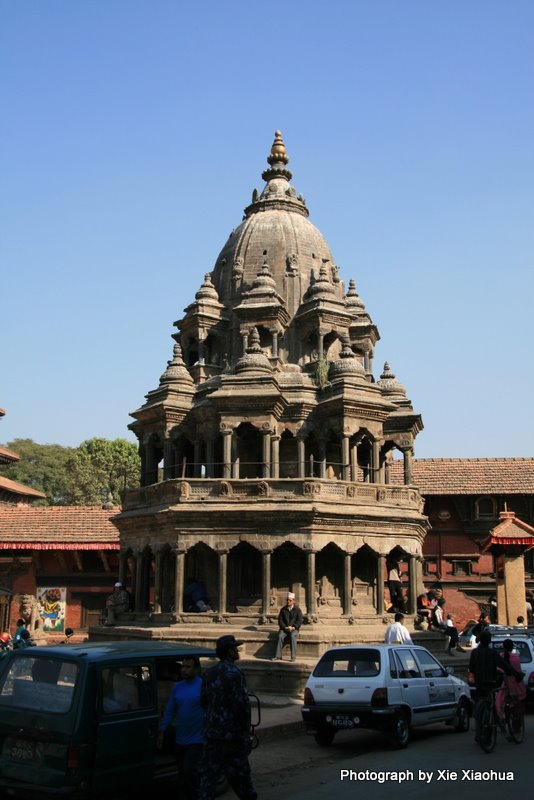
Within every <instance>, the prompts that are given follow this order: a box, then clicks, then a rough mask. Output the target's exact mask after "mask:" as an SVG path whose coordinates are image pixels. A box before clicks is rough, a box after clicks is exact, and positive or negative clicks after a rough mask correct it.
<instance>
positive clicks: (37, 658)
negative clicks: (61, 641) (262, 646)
mask: <svg viewBox="0 0 534 800" xmlns="http://www.w3.org/2000/svg"><path fill="white" fill-rule="evenodd" d="M186 656H199V657H200V659H201V663H202V665H203V668H205V667H207V666H210V659H212V658H214V651H213V650H209V649H206V648H203V647H194V646H191V645H186V644H179V643H176V642H153V641H151V642H148V641H139V642H133V641H128V642H112V643H109V644H108V643H105V644H104V643H96V644H80V645H64V646H58V647H30V648H27V649H25V650H19V651H14V652H13V653H12V654H10V656H9V657H7V658H4V659H2V660H1V661H0V670H1V671H0V795H1V796H3V797H23V798H43V797H48V796H50V795H53V796H56V797H58V796H59V797H61V796H65V797H72V798H76V800H78V798H79V799H80V800H82V798H93V797H98V796H105V795H109V796H121V795H122V796H126V797H128V796H129V795H130V796H131V795H132V794H133V793H134V790H137V789H140V788H142V787H143V786H145V785H147V784H153V782H154V781H159V780H169V779H172V778H173V777H175V775H176V768H175V761H174V747H173V742H172V738H171V740H170V741H169V743H168V746H167V747H164V748H163V750H162V751H158V750H157V748H156V738H157V734H158V727H159V721H160V719H161V715H162V713H163V709H164V708H165V705H166V703H167V700H168V698H169V695H170V692H171V690H172V686H173V684H174V682H175V681H176V680H177V679H178V678H179V674H180V667H181V659H182V658H184V657H186Z"/></svg>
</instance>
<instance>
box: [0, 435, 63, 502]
mask: <svg viewBox="0 0 534 800" xmlns="http://www.w3.org/2000/svg"><path fill="white" fill-rule="evenodd" d="M2 446H3V447H6V448H7V449H8V450H11V451H13V452H15V453H17V455H19V456H20V461H18V462H16V463H14V464H6V465H3V466H0V475H3V476H4V477H6V478H10V479H11V480H12V481H17V482H18V483H22V484H24V485H25V486H31V487H32V488H33V489H38V490H39V491H40V492H44V493H45V494H46V500H43V501H38V503H39V504H44V505H65V504H67V503H70V502H71V497H70V494H69V491H68V488H67V484H68V467H67V464H68V462H69V459H70V458H71V457H72V454H73V452H74V451H73V449H72V448H71V447H62V446H61V445H60V444H37V443H36V442H34V441H33V440H32V439H13V441H11V442H8V443H7V444H6V445H2Z"/></svg>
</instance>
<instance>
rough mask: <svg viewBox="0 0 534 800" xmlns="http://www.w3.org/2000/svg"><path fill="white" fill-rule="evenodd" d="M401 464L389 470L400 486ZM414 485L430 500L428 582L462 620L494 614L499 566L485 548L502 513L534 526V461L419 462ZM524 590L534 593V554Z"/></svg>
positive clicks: (527, 557) (427, 502) (529, 559)
mask: <svg viewBox="0 0 534 800" xmlns="http://www.w3.org/2000/svg"><path fill="white" fill-rule="evenodd" d="M401 473H402V465H401V464H399V463H397V462H394V463H393V464H392V465H391V467H390V476H391V481H392V482H393V483H397V482H400V480H401ZM412 474H413V482H414V484H415V485H416V486H417V487H418V488H419V490H420V491H421V494H422V495H423V496H424V498H425V514H426V515H427V516H428V519H429V522H430V525H431V528H430V530H429V531H428V533H427V535H426V537H425V541H424V544H423V579H424V582H425V584H426V585H427V586H431V585H433V584H436V583H439V584H441V585H442V587H443V590H444V595H445V598H446V599H447V604H448V607H449V608H450V610H451V611H454V613H455V614H456V616H457V618H458V620H460V621H467V620H468V619H469V618H473V617H476V616H477V615H478V613H479V610H480V609H484V610H486V609H487V610H489V611H491V612H494V610H495V607H494V602H493V601H494V598H495V572H496V569H495V564H494V559H493V556H492V554H491V553H490V552H488V551H486V552H483V550H482V545H483V543H484V542H485V541H486V539H487V538H488V536H489V534H490V532H491V531H492V530H493V529H494V528H495V527H496V526H497V525H498V523H499V516H500V514H501V512H514V513H515V515H516V517H517V518H519V519H520V520H522V521H523V522H525V523H527V524H528V525H533V524H534V459H531V458H472V459H470V458H432V459H415V460H414V462H413V473H412ZM525 591H526V593H527V596H528V597H530V596H531V595H532V594H533V593H534V549H533V550H529V551H527V553H526V554H525Z"/></svg>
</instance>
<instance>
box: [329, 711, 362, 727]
mask: <svg viewBox="0 0 534 800" xmlns="http://www.w3.org/2000/svg"><path fill="white" fill-rule="evenodd" d="M359 721H360V720H359V719H358V717H347V716H345V715H342V714H337V715H336V716H335V717H332V722H331V723H330V724H331V725H333V726H334V727H335V728H354V726H355V725H357V724H358V722H359Z"/></svg>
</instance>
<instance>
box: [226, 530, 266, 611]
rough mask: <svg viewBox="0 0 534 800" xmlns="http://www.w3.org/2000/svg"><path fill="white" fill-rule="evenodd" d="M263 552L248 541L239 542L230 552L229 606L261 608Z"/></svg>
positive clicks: (233, 607) (246, 608)
mask: <svg viewBox="0 0 534 800" xmlns="http://www.w3.org/2000/svg"><path fill="white" fill-rule="evenodd" d="M261 576H262V563H261V553H260V552H259V550H256V548H255V547H253V546H252V545H251V544H249V543H248V542H239V544H237V545H236V546H235V547H232V549H231V550H230V552H229V553H228V608H229V609H230V610H232V611H237V612H239V611H247V610H254V611H256V612H259V611H260V610H261Z"/></svg>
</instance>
